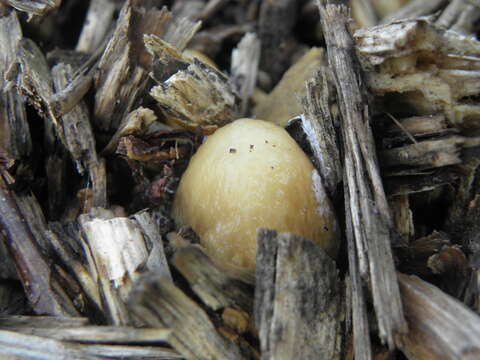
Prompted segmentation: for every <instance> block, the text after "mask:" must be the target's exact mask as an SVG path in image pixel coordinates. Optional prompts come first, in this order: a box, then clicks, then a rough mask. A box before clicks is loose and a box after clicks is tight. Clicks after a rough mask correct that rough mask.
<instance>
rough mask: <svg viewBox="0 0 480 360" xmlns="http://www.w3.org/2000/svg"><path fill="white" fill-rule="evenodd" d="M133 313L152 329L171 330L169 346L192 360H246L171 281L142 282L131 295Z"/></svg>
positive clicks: (157, 279) (153, 280) (237, 348)
mask: <svg viewBox="0 0 480 360" xmlns="http://www.w3.org/2000/svg"><path fill="white" fill-rule="evenodd" d="M130 309H131V311H133V312H134V313H135V315H136V316H138V318H140V319H141V320H142V321H143V322H144V323H146V324H147V325H149V326H152V327H167V328H169V329H171V330H172V333H171V336H170V337H169V339H168V343H169V344H170V345H172V346H173V347H174V348H175V349H176V350H177V351H178V352H179V353H180V354H182V355H183V356H184V357H186V358H191V359H244V358H249V357H248V356H251V354H248V353H247V354H246V355H245V356H243V355H242V350H245V348H242V350H241V349H240V348H239V346H238V345H237V344H235V343H234V342H232V341H231V340H229V339H227V338H226V337H224V336H223V335H221V334H220V333H218V332H217V330H216V329H215V327H214V325H213V323H212V321H211V320H210V319H209V317H208V315H207V314H206V313H205V311H204V310H203V309H202V308H200V306H199V305H198V304H197V303H195V302H194V301H193V300H192V299H190V298H189V297H187V295H185V294H184V293H183V292H182V291H181V290H180V289H179V288H178V287H176V286H175V285H174V284H173V283H172V282H171V281H170V280H169V279H167V278H164V277H157V276H155V277H148V278H145V279H142V280H141V281H140V282H139V283H138V285H137V287H136V290H135V291H134V292H133V293H132V295H131V303H130Z"/></svg>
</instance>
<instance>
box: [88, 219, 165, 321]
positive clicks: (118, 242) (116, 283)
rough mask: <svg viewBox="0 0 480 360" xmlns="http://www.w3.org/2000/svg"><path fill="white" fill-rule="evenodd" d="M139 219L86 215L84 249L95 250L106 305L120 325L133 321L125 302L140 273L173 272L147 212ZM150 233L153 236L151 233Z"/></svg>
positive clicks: (95, 265)
mask: <svg viewBox="0 0 480 360" xmlns="http://www.w3.org/2000/svg"><path fill="white" fill-rule="evenodd" d="M136 216H137V217H138V219H140V222H141V223H142V225H140V224H139V221H138V220H137V221H136V220H133V219H128V218H123V217H114V216H113V214H112V213H111V212H108V211H107V212H105V211H104V212H103V215H102V217H99V216H92V214H91V215H82V216H81V217H80V224H81V227H82V229H83V232H84V234H85V243H83V244H82V245H83V246H84V250H85V252H86V253H88V254H91V257H92V258H91V259H90V261H91V263H90V264H89V266H90V267H91V268H92V267H93V268H94V269H95V270H93V272H92V273H93V274H94V276H95V278H96V279H97V281H98V282H99V286H100V295H101V299H102V301H103V304H102V308H103V311H104V312H105V313H106V316H107V318H108V321H109V322H110V323H113V324H116V325H128V324H131V323H132V321H133V320H132V319H131V317H130V314H129V313H128V311H127V309H126V307H125V303H126V300H127V298H128V295H129V293H130V290H131V287H132V285H133V283H134V281H135V280H136V279H138V277H139V276H140V274H141V273H142V272H144V271H147V270H149V271H151V272H153V273H156V274H162V275H167V276H170V272H169V270H168V267H167V268H165V267H166V266H167V264H166V261H165V255H164V253H163V244H161V243H159V241H161V237H160V235H159V234H157V233H156V229H155V228H154V225H153V222H152V220H151V219H149V215H148V214H147V213H143V214H137V215H136ZM149 235H150V236H149Z"/></svg>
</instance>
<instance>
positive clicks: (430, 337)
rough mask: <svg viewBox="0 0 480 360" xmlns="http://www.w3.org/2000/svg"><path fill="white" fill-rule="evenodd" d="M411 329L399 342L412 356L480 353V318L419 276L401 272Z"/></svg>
mask: <svg viewBox="0 0 480 360" xmlns="http://www.w3.org/2000/svg"><path fill="white" fill-rule="evenodd" d="M399 280H400V290H401V294H402V301H403V304H404V308H405V316H406V318H407V321H408V327H409V331H408V333H407V334H405V335H403V336H401V341H400V342H399V346H400V348H401V349H402V351H404V352H405V354H406V355H407V356H408V358H409V359H415V360H417V359H418V360H423V359H439V360H443V359H445V360H446V359H458V360H460V359H462V360H470V359H471V360H473V359H478V358H479V357H480V318H479V317H478V315H477V314H475V313H474V312H473V311H471V310H470V309H468V308H467V307H465V306H464V305H463V304H462V303H460V302H459V301H458V300H456V299H454V298H452V297H450V296H449V295H447V294H445V293H443V292H442V291H440V290H439V289H438V288H436V287H435V286H433V285H431V284H429V283H427V282H425V281H423V280H421V279H419V278H417V277H415V276H407V275H403V274H399Z"/></svg>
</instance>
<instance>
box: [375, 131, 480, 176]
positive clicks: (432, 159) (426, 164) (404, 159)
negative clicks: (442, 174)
mask: <svg viewBox="0 0 480 360" xmlns="http://www.w3.org/2000/svg"><path fill="white" fill-rule="evenodd" d="M479 145H480V138H476V137H472V138H465V137H463V136H449V137H444V138H441V139H438V140H426V141H421V142H417V143H415V144H411V145H406V146H402V147H399V148H393V149H389V150H384V151H382V152H381V153H380V155H379V158H380V162H381V163H382V166H384V167H385V168H388V167H393V166H411V167H415V168H417V169H420V170H421V169H429V168H436V167H442V166H447V165H454V164H460V163H461V162H462V160H461V158H460V150H461V148H462V147H473V146H479Z"/></svg>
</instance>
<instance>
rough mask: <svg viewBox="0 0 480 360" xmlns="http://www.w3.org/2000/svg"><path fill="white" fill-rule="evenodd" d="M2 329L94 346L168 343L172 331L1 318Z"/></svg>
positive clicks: (72, 320) (37, 318) (59, 319)
mask: <svg viewBox="0 0 480 360" xmlns="http://www.w3.org/2000/svg"><path fill="white" fill-rule="evenodd" d="M0 329H3V330H9V331H16V332H19V333H22V334H26V335H36V336H42V337H46V338H50V339H56V340H63V341H72V342H82V343H91V344H142V343H159V342H166V341H167V338H168V336H169V334H170V330H168V329H163V328H148V329H136V328H132V327H120V326H94V325H89V321H88V319H87V318H67V317H63V318H62V317H54V316H0Z"/></svg>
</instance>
